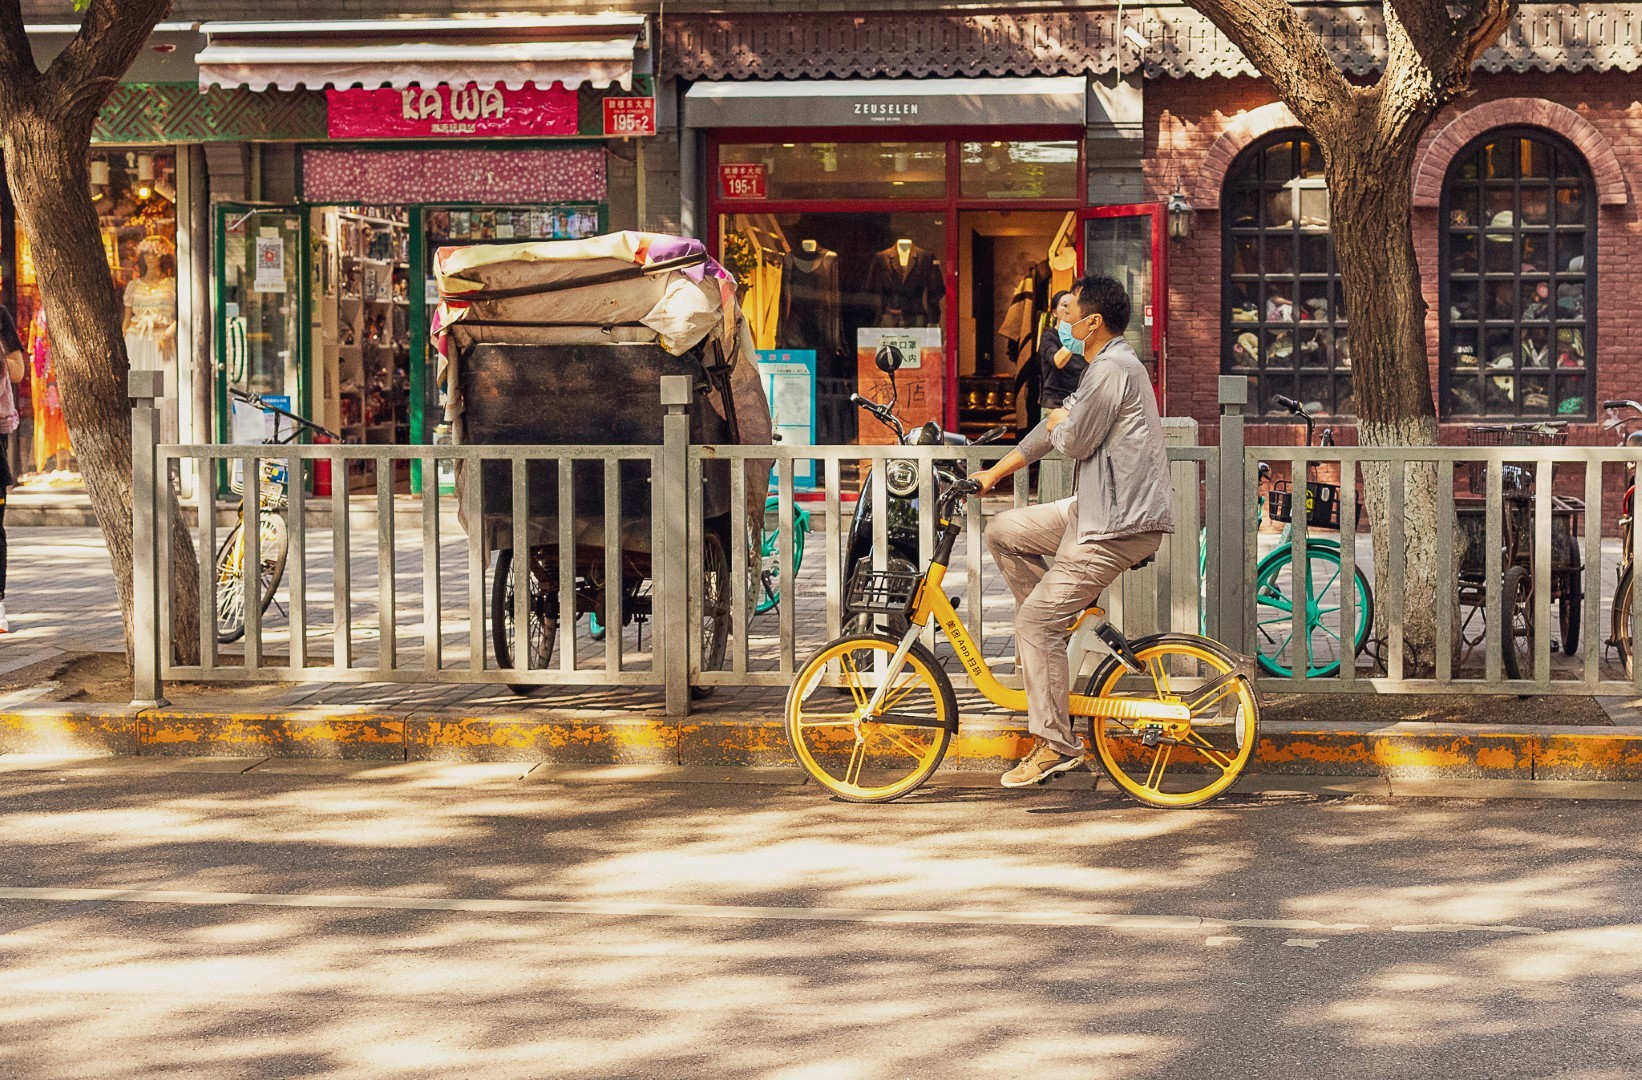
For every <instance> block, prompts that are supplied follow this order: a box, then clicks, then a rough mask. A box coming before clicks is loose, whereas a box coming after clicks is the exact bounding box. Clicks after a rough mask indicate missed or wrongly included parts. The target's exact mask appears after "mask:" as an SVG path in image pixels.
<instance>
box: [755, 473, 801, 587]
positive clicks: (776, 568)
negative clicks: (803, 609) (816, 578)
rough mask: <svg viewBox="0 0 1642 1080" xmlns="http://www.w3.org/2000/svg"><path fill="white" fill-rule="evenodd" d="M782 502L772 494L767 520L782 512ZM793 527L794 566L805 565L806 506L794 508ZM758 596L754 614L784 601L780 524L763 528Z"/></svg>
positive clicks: (760, 541) (766, 513) (759, 551)
mask: <svg viewBox="0 0 1642 1080" xmlns="http://www.w3.org/2000/svg"><path fill="white" fill-rule="evenodd" d="M779 509H780V505H779V502H778V500H777V498H776V497H775V496H773V495H772V496H770V499H769V501H768V502H766V503H765V504H764V517H765V519H766V520H768V519H769V517H770V516H771V515H773V514H776V513H778V512H779ZM792 524H793V529H792V560H793V570H794V572H795V573H796V571H797V570H798V569H799V568H801V567H802V566H803V565H804V537H805V536H807V535H808V534H809V531H810V515H809V514H808V513H807V512H805V511H803V510H795V511H794V512H793V521H792ZM758 555H759V597H758V603H757V604H756V605H755V606H754V607H753V614H754V615H762V614H764V613H765V612H766V611H772V610H774V609H775V608H776V607H778V606H779V605H780V604H781V529H780V527H779V526H776V527H774V528H769V529H765V530H764V534H763V536H762V537H761V538H760V540H759V545H758Z"/></svg>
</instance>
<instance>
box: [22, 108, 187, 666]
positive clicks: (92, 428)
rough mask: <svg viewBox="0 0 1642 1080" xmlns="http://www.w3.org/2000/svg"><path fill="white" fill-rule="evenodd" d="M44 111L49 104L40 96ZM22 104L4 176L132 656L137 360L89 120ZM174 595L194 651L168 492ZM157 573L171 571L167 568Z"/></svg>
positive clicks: (181, 638)
mask: <svg viewBox="0 0 1642 1080" xmlns="http://www.w3.org/2000/svg"><path fill="white" fill-rule="evenodd" d="M41 104H42V106H43V109H44V110H49V109H50V108H51V105H52V103H41ZM80 111H88V112H89V116H88V117H87V118H86V119H85V120H84V122H83V124H82V123H80V122H78V121H77V118H76V117H74V116H67V117H64V116H58V115H55V114H53V113H51V112H49V111H43V110H19V111H17V112H14V113H13V114H12V115H10V116H7V117H4V118H3V119H0V134H3V141H4V151H5V166H6V178H7V180H8V182H9V183H10V185H11V190H12V195H13V198H14V200H15V201H16V204H17V214H18V217H19V218H20V219H21V221H22V226H23V228H24V230H26V231H27V233H28V236H29V240H30V243H31V245H32V247H33V251H34V264H35V273H36V275H37V278H38V280H39V284H40V295H41V299H42V301H43V302H44V304H45V310H46V322H47V325H48V326H49V327H50V328H51V345H52V362H53V364H54V365H55V367H56V369H57V380H58V384H59V386H60V387H61V389H62V397H63V412H64V415H65V417H66V419H67V421H68V430H69V436H70V438H71V439H72V440H73V443H74V452H75V455H76V456H77V457H78V459H79V464H80V471H81V472H82V473H83V474H84V476H85V481H86V490H87V491H88V492H89V494H90V496H91V505H92V509H93V510H94V511H95V512H96V514H97V522H98V524H99V525H100V526H101V527H102V532H103V537H104V539H105V540H106V541H107V544H108V554H109V559H110V561H111V562H112V564H113V570H114V581H115V585H116V587H117V589H118V592H119V600H120V609H121V614H122V617H123V619H124V622H125V641H126V652H127V655H128V656H129V655H130V654H131V649H132V644H133V642H134V641H135V636H134V628H133V626H132V622H131V611H132V605H131V588H132V587H131V555H132V552H131V524H132V523H131V511H132V506H133V493H132V486H131V403H130V400H129V398H128V397H127V391H126V374H127V372H128V371H129V369H130V362H129V360H128V358H127V356H126V351H125V339H124V336H123V335H122V333H121V322H122V313H121V310H120V300H119V298H118V297H117V296H116V294H115V291H114V288H113V285H112V283H111V282H110V280H109V267H108V262H107V258H106V256H105V254H104V251H103V244H102V236H101V233H100V231H99V229H98V224H97V216H96V213H95V212H94V210H93V209H92V203H91V200H90V198H89V196H88V192H89V191H90V177H89V175H88V169H87V163H86V155H87V150H88V148H89V145H90V130H91V118H94V117H95V115H96V109H95V107H93V108H92V109H90V110H85V109H83V108H82V109H81V110H80ZM169 497H170V498H171V499H172V521H173V522H174V523H175V527H174V529H173V532H172V536H171V552H172V559H171V574H170V579H169V580H165V579H164V578H162V579H161V580H162V587H163V588H164V589H165V590H166V591H167V593H168V594H169V596H170V602H171V616H172V642H173V650H174V655H175V657H176V659H177V660H178V661H179V662H182V663H193V662H196V661H197V660H198V656H199V629H198V618H199V574H198V571H197V569H196V568H195V563H194V544H193V540H192V537H191V536H190V535H189V531H188V529H187V528H186V527H185V525H184V523H183V520H182V515H181V513H180V512H179V511H178V508H177V504H176V496H175V494H174V493H172V494H171V495H170V496H169ZM161 572H162V574H163V573H164V568H162V569H161Z"/></svg>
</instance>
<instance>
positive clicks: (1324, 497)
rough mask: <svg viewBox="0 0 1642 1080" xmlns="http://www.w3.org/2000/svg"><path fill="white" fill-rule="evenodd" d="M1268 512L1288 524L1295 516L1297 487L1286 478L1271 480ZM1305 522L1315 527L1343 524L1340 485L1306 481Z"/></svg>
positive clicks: (1267, 497) (1358, 507) (1267, 502)
mask: <svg viewBox="0 0 1642 1080" xmlns="http://www.w3.org/2000/svg"><path fill="white" fill-rule="evenodd" d="M1266 506H1267V507H1268V510H1267V512H1268V513H1269V514H1270V515H1271V519H1272V520H1273V521H1281V522H1283V523H1285V524H1287V523H1289V522H1292V521H1293V520H1294V487H1293V485H1292V484H1291V483H1290V482H1289V481H1287V480H1275V481H1273V482H1272V485H1271V491H1270V492H1269V493H1268V494H1267V496H1266ZM1357 512H1358V514H1359V515H1361V513H1362V504H1361V503H1358V504H1357ZM1306 524H1307V525H1309V526H1311V527H1312V528H1314V529H1338V528H1339V527H1340V485H1339V484H1324V483H1319V482H1317V481H1315V480H1314V481H1312V482H1311V483H1309V484H1307V485H1306Z"/></svg>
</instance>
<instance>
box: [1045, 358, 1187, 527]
mask: <svg viewBox="0 0 1642 1080" xmlns="http://www.w3.org/2000/svg"><path fill="white" fill-rule="evenodd" d="M1063 407H1064V408H1065V409H1066V410H1067V413H1068V415H1067V418H1066V421H1065V422H1064V423H1062V424H1060V425H1059V426H1057V427H1056V428H1055V430H1054V431H1050V430H1049V427H1048V424H1047V423H1040V424H1039V425H1038V426H1037V427H1035V428H1033V429H1032V430H1031V431H1030V432H1028V433H1027V435H1026V438H1024V439H1022V440H1021V444H1020V446H1019V447H1018V449H1019V450H1020V453H1021V456H1022V457H1024V458H1025V459H1026V460H1027V461H1028V462H1034V461H1037V460H1038V459H1040V458H1042V457H1043V456H1044V455H1046V454H1048V453H1049V451H1050V450H1058V451H1060V452H1061V453H1062V454H1063V455H1065V456H1066V457H1068V458H1071V459H1072V460H1073V461H1075V462H1077V466H1076V467H1077V473H1076V490H1077V513H1078V540H1079V541H1080V542H1085V543H1087V542H1089V541H1093V540H1110V539H1112V538H1113V537H1118V536H1132V535H1134V534H1135V533H1145V532H1174V509H1173V502H1174V499H1173V493H1172V492H1171V491H1170V483H1169V453H1168V450H1167V448H1166V447H1165V445H1164V442H1163V421H1162V420H1161V419H1160V418H1159V417H1158V413H1157V395H1156V394H1154V393H1153V392H1152V382H1151V379H1149V378H1148V377H1147V375H1146V368H1145V367H1144V366H1143V365H1142V364H1141V362H1140V358H1139V357H1137V356H1136V355H1135V350H1134V349H1133V348H1132V347H1131V346H1130V345H1129V343H1128V342H1127V341H1124V340H1123V338H1121V337H1115V338H1113V339H1112V340H1110V341H1108V342H1107V343H1106V345H1105V346H1104V347H1103V348H1102V349H1101V350H1100V352H1099V353H1097V354H1096V355H1095V356H1094V358H1093V359H1092V360H1090V362H1089V367H1088V368H1087V369H1086V370H1085V371H1084V373H1083V378H1082V379H1081V380H1079V382H1078V388H1077V389H1076V390H1074V391H1073V392H1072V393H1071V395H1070V396H1068V397H1067V399H1066V402H1065V404H1064V406H1063Z"/></svg>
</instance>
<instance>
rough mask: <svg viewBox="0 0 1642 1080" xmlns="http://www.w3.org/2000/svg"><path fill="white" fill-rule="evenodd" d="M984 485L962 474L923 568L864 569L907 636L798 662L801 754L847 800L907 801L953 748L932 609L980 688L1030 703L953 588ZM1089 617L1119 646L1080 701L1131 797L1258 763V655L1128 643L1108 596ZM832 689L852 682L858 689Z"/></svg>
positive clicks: (850, 641) (1201, 792)
mask: <svg viewBox="0 0 1642 1080" xmlns="http://www.w3.org/2000/svg"><path fill="white" fill-rule="evenodd" d="M978 490H979V488H978V485H977V484H976V483H975V482H974V481H972V480H960V481H958V482H956V483H954V484H952V485H951V486H950V487H948V489H947V490H946V492H944V493H943V494H942V496H941V498H940V501H939V504H938V507H937V510H936V513H937V515H938V516H937V534H936V540H935V550H934V552H933V554H932V555H931V556H930V562H929V567H928V568H927V569H926V570H925V571H924V572H923V573H922V574H902V573H894V572H888V573H874V574H871V575H863V578H864V579H865V580H863V581H861V582H860V584H858V585H857V587H856V592H855V594H852V598H851V603H852V606H855V607H859V608H860V609H861V610H866V611H876V612H880V613H885V614H904V615H905V616H906V617H907V619H908V620H909V621H910V623H911V627H910V629H908V631H907V633H906V634H905V635H904V636H903V637H900V638H894V637H890V636H888V635H884V634H874V633H863V634H851V635H846V636H844V637H841V638H838V639H837V640H835V641H832V642H829V643H828V644H827V645H825V646H823V647H822V648H821V651H820V652H818V653H816V654H815V655H814V656H813V657H811V658H810V661H809V662H808V663H807V664H805V665H804V666H803V668H802V669H800V671H799V672H798V676H797V679H796V680H795V681H794V683H793V686H792V689H791V691H789V693H788V695H787V708H786V717H785V724H786V730H787V738H788V739H789V740H790V741H791V743H792V748H793V753H794V755H796V756H797V758H798V762H799V764H800V765H802V766H803V767H804V769H805V771H807V772H808V773H809V774H810V775H811V776H813V777H814V778H815V780H816V782H817V783H819V784H820V785H821V786H822V787H824V788H826V789H827V790H828V791H830V792H832V793H833V794H835V795H837V796H839V797H840V798H843V799H847V800H849V801H851V802H887V801H889V800H891V799H898V798H900V797H901V796H903V795H906V794H907V793H909V792H911V791H914V790H916V789H917V788H918V786H919V785H921V784H922V783H923V782H924V781H925V780H927V779H929V776H930V774H931V773H933V772H934V771H935V770H936V768H938V767H939V766H940V764H941V759H942V758H943V757H945V755H946V751H947V747H948V746H949V745H950V743H951V741H952V735H953V733H954V732H956V731H957V730H958V700H957V696H956V694H954V693H953V689H952V681H951V680H950V679H949V678H948V677H947V673H946V671H945V670H944V669H943V668H942V667H941V665H940V663H939V661H937V660H936V658H935V656H934V654H933V653H932V652H931V651H930V650H929V649H928V648H926V647H925V646H924V645H923V644H922V643H921V642H920V641H919V640H918V638H919V634H920V631H921V630H923V628H925V627H927V626H928V625H929V622H930V620H931V619H934V620H935V623H936V625H938V626H939V627H940V628H941V632H942V633H944V634H945V635H946V638H947V640H948V641H949V642H951V644H952V649H953V651H954V652H955V653H956V654H957V658H958V660H959V662H960V663H962V664H963V666H964V669H965V670H966V671H967V672H968V673H969V677H970V679H971V680H973V682H974V684H975V688H976V690H978V691H979V692H980V694H981V695H982V696H984V697H985V698H986V699H987V700H988V701H991V702H993V703H995V704H997V705H999V706H1002V707H1003V708H1006V709H1010V710H1013V711H1015V712H1024V711H1025V710H1026V694H1025V692H1024V691H1021V690H1012V689H1010V688H1008V687H1006V686H1004V685H1003V684H1002V683H1000V682H998V680H997V678H996V677H995V676H994V675H993V674H992V670H991V668H989V667H988V666H987V663H986V660H985V658H984V657H982V656H981V651H980V649H979V648H978V647H977V646H976V644H975V642H974V640H973V639H972V638H971V637H970V636H969V632H968V631H967V630H966V629H965V628H964V625H963V622H962V621H961V620H959V618H958V614H957V612H956V611H955V610H954V609H953V606H952V602H951V601H950V600H948V599H947V597H946V594H945V592H943V591H942V588H941V585H942V581H943V580H944V578H945V577H946V568H947V563H948V562H949V561H950V560H951V558H952V548H953V545H954V544H955V543H956V542H957V539H958V533H959V532H960V529H961V523H960V520H959V519H960V516H961V515H960V513H959V511H960V509H961V507H962V505H963V504H964V502H965V501H966V500H967V499H968V497H969V496H971V495H973V494H975V493H976V492H977V491H978ZM972 561H973V560H972ZM1088 620H1094V624H1093V625H1094V629H1095V633H1096V635H1097V637H1098V638H1099V640H1100V641H1101V642H1102V643H1104V645H1105V647H1106V648H1107V649H1109V650H1110V651H1111V655H1110V656H1108V657H1107V658H1106V660H1105V661H1104V662H1103V663H1102V664H1101V665H1100V667H1099V669H1098V670H1096V672H1095V673H1094V675H1092V676H1091V677H1090V679H1089V682H1088V685H1087V686H1086V687H1085V688H1084V692H1083V693H1082V694H1073V695H1072V700H1071V711H1072V716H1073V718H1074V722H1075V721H1076V719H1077V718H1079V717H1088V718H1089V721H1090V728H1091V732H1090V734H1091V741H1092V743H1093V745H1094V752H1095V755H1096V757H1098V758H1099V759H1100V763H1101V766H1102V767H1103V768H1104V769H1105V770H1106V772H1107V774H1108V775H1109V776H1110V777H1111V778H1112V780H1113V782H1114V783H1116V784H1117V786H1118V787H1119V788H1121V789H1122V790H1123V791H1124V792H1125V793H1127V794H1128V795H1129V796H1131V797H1132V798H1135V799H1138V800H1139V801H1141V802H1143V803H1147V804H1149V805H1152V806H1165V807H1186V806H1198V805H1201V804H1202V803H1205V802H1208V801H1209V800H1210V799H1212V798H1214V797H1215V796H1217V795H1219V794H1221V793H1222V792H1224V791H1225V790H1226V789H1227V788H1229V787H1231V785H1232V784H1233V783H1234V782H1235V781H1236V780H1237V777H1238V776H1239V775H1240V774H1241V773H1242V772H1243V769H1244V767H1245V766H1247V765H1248V762H1249V758H1250V756H1251V754H1252V753H1253V750H1254V745H1255V739H1256V737H1257V733H1258V730H1259V726H1260V702H1259V699H1258V698H1257V697H1256V696H1255V692H1254V685H1253V683H1252V681H1251V675H1252V666H1251V663H1250V661H1248V660H1247V659H1246V658H1243V657H1239V656H1237V655H1236V654H1235V653H1233V652H1231V651H1230V650H1228V649H1227V648H1225V647H1224V646H1223V645H1221V644H1220V643H1219V642H1216V641H1213V640H1211V639H1209V638H1206V637H1200V636H1198V635H1196V634H1157V635H1154V636H1151V637H1145V638H1140V639H1138V640H1136V641H1134V642H1130V641H1128V640H1127V639H1126V638H1124V636H1123V635H1122V633H1120V632H1119V631H1118V629H1117V628H1116V627H1114V626H1112V625H1111V624H1110V623H1109V622H1107V621H1106V619H1105V613H1104V612H1103V611H1102V610H1101V609H1100V608H1097V607H1091V608H1090V609H1089V610H1088V611H1086V612H1084V614H1083V616H1082V617H1081V618H1080V619H1079V620H1078V623H1079V625H1082V624H1083V623H1084V622H1086V621H1088ZM1074 629H1076V627H1074ZM822 687H829V688H830V687H840V688H844V689H847V691H848V697H847V698H846V697H844V696H843V695H841V694H839V693H837V692H835V691H833V690H831V689H827V690H822Z"/></svg>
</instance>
